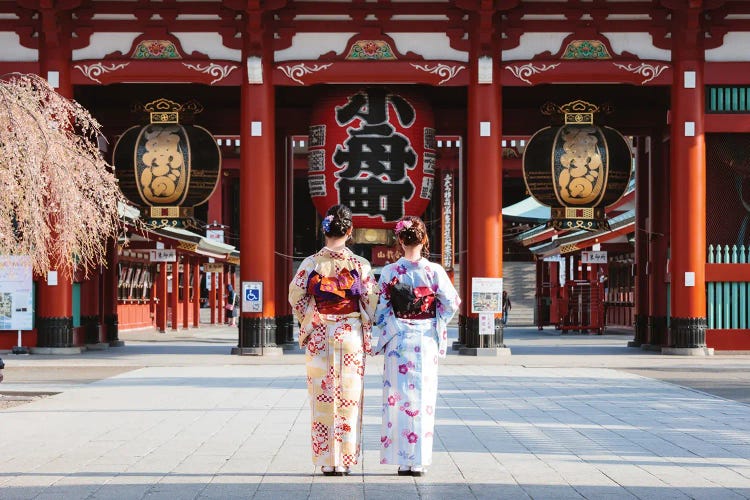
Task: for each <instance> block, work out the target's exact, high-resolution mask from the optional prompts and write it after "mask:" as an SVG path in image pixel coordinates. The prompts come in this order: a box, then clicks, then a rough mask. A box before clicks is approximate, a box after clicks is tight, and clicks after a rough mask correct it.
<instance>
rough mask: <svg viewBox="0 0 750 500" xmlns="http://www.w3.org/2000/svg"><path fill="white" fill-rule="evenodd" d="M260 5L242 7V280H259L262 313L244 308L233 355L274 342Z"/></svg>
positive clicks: (270, 108) (266, 51)
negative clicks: (245, 22)
mask: <svg viewBox="0 0 750 500" xmlns="http://www.w3.org/2000/svg"><path fill="white" fill-rule="evenodd" d="M263 16H264V13H263V12H262V10H260V9H257V10H255V9H248V11H246V19H247V26H246V28H245V32H244V33H243V53H242V60H243V68H242V90H241V95H240V120H241V123H240V259H241V264H240V281H242V282H245V281H255V282H260V283H262V285H263V301H262V309H263V310H262V311H261V312H255V313H250V312H243V313H242V314H241V316H240V325H239V341H238V346H237V348H236V349H233V351H232V352H233V353H235V354H266V353H270V352H278V349H277V346H276V341H275V340H276V292H275V285H276V274H275V256H274V253H275V250H276V248H275V241H276V238H275V234H276V231H275V227H276V215H275V212H276V207H275V202H274V200H275V196H276V189H275V187H276V179H275V177H276V164H275V127H276V126H275V116H274V115H275V89H274V86H273V78H272V70H273V50H272V43H273V40H272V35H270V36H269V35H268V34H267V33H266V32H265V31H266V30H265V29H264V27H263V25H262V18H263Z"/></svg>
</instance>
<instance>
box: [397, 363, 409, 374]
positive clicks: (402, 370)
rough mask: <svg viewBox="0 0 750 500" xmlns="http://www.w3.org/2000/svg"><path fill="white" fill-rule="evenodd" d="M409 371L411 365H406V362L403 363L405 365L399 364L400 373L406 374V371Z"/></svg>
mask: <svg viewBox="0 0 750 500" xmlns="http://www.w3.org/2000/svg"><path fill="white" fill-rule="evenodd" d="M408 371H409V367H408V366H406V365H405V364H403V365H398V372H399V373H400V374H402V375H405V374H406V372H408Z"/></svg>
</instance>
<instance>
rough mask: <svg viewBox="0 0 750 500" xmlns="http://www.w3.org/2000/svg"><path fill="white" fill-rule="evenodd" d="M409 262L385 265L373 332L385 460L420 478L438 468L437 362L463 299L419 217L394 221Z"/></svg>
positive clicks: (404, 472)
mask: <svg viewBox="0 0 750 500" xmlns="http://www.w3.org/2000/svg"><path fill="white" fill-rule="evenodd" d="M396 235H397V237H398V241H399V244H400V245H401V246H402V247H403V249H404V257H402V258H401V259H399V260H398V261H396V262H394V263H393V264H389V265H387V266H385V267H384V268H383V272H382V274H381V275H380V301H379V303H378V308H377V310H376V312H375V318H376V324H375V327H374V329H375V331H376V333H377V334H378V335H379V336H380V338H379V340H378V344H377V347H376V348H375V352H376V353H380V352H382V353H383V354H385V368H384V371H383V423H382V428H381V434H380V443H381V444H380V463H381V464H394V465H398V466H399V468H398V474H399V475H413V476H421V475H423V474H424V473H425V468H426V467H427V466H428V465H430V464H431V463H432V441H433V431H434V427H435V404H436V400H437V385H438V380H437V375H438V369H437V368H438V358H444V357H445V354H446V351H447V349H448V329H447V327H448V322H449V321H450V320H451V318H452V317H453V315H454V314H455V312H456V311H457V310H458V306H459V304H460V302H461V301H460V299H459V297H458V294H457V293H456V289H455V288H453V284H452V283H451V281H450V278H448V275H447V274H446V272H445V270H444V269H443V268H442V267H441V266H440V265H439V264H435V263H434V262H430V261H428V260H427V256H428V255H429V241H428V238H427V230H426V228H425V225H424V223H423V222H422V220H420V219H419V218H418V217H404V218H403V219H402V220H400V221H399V222H398V223H397V224H396Z"/></svg>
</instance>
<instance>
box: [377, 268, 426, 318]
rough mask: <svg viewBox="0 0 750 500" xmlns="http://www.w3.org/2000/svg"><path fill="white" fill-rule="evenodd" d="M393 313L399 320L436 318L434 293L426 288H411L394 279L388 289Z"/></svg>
mask: <svg viewBox="0 0 750 500" xmlns="http://www.w3.org/2000/svg"><path fill="white" fill-rule="evenodd" d="M388 292H389V294H390V298H391V305H392V306H393V312H394V314H395V315H396V317H397V318H401V319H430V318H434V317H435V316H436V309H437V303H436V302H435V292H434V291H433V290H432V288H430V287H428V286H417V287H411V286H409V285H406V284H404V283H399V282H398V278H394V279H393V280H392V281H391V283H390V284H389V287H388Z"/></svg>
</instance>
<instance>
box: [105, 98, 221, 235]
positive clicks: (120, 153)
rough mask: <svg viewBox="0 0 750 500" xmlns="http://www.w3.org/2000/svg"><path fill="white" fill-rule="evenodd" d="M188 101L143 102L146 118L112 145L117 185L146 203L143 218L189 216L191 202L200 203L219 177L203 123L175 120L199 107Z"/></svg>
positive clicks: (218, 164) (215, 148)
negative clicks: (201, 125) (146, 119)
mask: <svg viewBox="0 0 750 500" xmlns="http://www.w3.org/2000/svg"><path fill="white" fill-rule="evenodd" d="M190 104H192V107H191V108H185V106H183V105H180V104H178V103H175V102H172V101H168V100H166V99H160V100H158V101H154V102H152V103H149V104H147V105H146V106H145V107H144V109H145V110H146V111H148V112H150V116H151V119H150V122H151V123H149V124H148V125H144V126H135V127H131V128H129V129H128V130H126V131H125V132H124V133H123V134H122V136H120V139H119V140H118V141H117V144H116V145H115V149H114V155H113V156H114V161H113V162H114V165H115V173H116V175H117V178H118V179H119V181H120V188H121V189H122V192H123V194H124V195H125V197H126V198H128V199H129V200H130V201H131V202H133V203H134V204H135V205H138V206H141V207H147V210H148V213H147V214H144V215H145V216H146V218H148V217H150V218H152V219H157V220H161V221H165V222H166V221H169V220H177V219H189V218H191V217H192V216H193V207H195V206H197V205H200V204H202V203H205V202H206V201H207V200H208V198H209V197H210V196H211V194H212V193H213V191H214V189H215V188H216V185H217V183H218V181H219V174H220V169H221V152H220V151H219V147H218V145H217V144H216V140H215V139H214V137H213V136H212V135H211V133H210V132H209V131H208V130H206V129H204V128H203V127H199V126H197V125H191V124H188V125H183V124H181V123H180V113H181V112H183V114H185V113H188V112H189V113H190V114H192V113H195V112H198V111H199V109H198V108H196V107H195V106H196V104H195V103H190ZM171 225H177V224H176V223H174V224H171Z"/></svg>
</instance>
